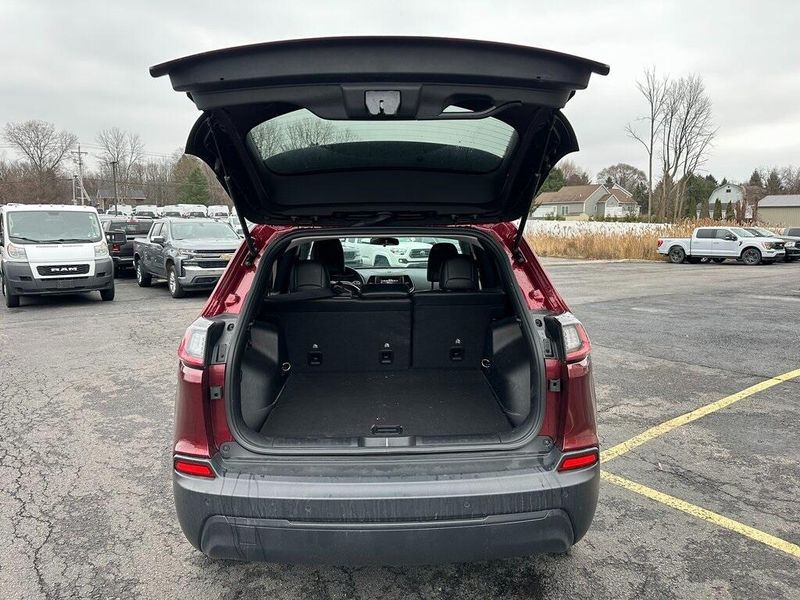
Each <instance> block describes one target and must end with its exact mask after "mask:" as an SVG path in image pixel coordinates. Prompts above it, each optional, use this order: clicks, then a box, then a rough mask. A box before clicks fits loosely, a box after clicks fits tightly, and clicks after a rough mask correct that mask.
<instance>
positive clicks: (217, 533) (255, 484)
mask: <svg viewBox="0 0 800 600" xmlns="http://www.w3.org/2000/svg"><path fill="white" fill-rule="evenodd" d="M599 480H600V470H599V466H597V465H596V466H594V467H592V468H589V469H585V470H582V471H575V472H571V473H556V472H553V471H535V472H527V473H520V472H516V473H514V474H512V475H509V474H498V475H488V476H485V477H483V476H481V477H477V478H475V477H472V478H469V479H462V480H458V481H454V480H452V479H447V478H443V479H435V480H428V481H397V480H395V481H384V482H378V481H372V480H370V481H367V480H363V481H362V482H357V481H356V482H353V481H352V480H344V479H342V480H338V481H327V482H326V481H325V480H323V479H316V480H310V481H304V482H302V483H294V484H292V483H290V482H288V481H287V480H286V478H280V479H273V480H270V479H269V478H266V477H262V476H258V477H255V476H250V475H242V474H239V475H238V476H227V477H226V476H223V477H217V478H216V479H213V480H208V479H202V478H196V477H188V476H185V475H180V474H177V473H176V474H174V479H173V489H174V494H175V506H176V509H177V513H178V519H179V521H180V524H181V527H182V529H183V532H184V534H185V535H186V537H187V539H188V540H189V541H190V542H191V543H192V544H193V545H194V546H195V547H196V548H198V549H200V550H201V551H202V552H203V553H205V554H207V555H208V556H210V557H212V558H221V559H235V560H247V561H268V562H280V563H313V564H337V565H365V564H432V563H442V562H463V561H479V560H489V559H494V558H502V557H509V556H521V555H528V554H535V553H541V552H563V551H565V550H567V549H568V548H569V547H570V546H572V545H573V544H574V543H575V542H577V541H578V540H579V539H580V538H581V537H583V535H584V534H585V533H586V531H587V530H588V528H589V525H590V523H591V521H592V518H593V516H594V511H595V507H596V505H597V497H598V491H599Z"/></svg>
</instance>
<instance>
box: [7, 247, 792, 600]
mask: <svg viewBox="0 0 800 600" xmlns="http://www.w3.org/2000/svg"><path fill="white" fill-rule="evenodd" d="M545 262H546V265H547V267H548V270H549V272H550V273H551V276H552V277H553V279H554V281H555V283H556V285H557V287H558V288H559V290H560V291H561V292H562V294H563V295H564V296H565V297H566V298H567V300H568V301H569V302H570V304H571V306H572V308H573V311H574V312H575V313H576V314H577V315H578V317H579V318H580V319H582V321H583V322H584V324H585V325H586V326H587V329H588V331H589V333H590V335H591V337H592V341H593V344H594V353H593V357H594V364H595V380H596V385H597V392H598V394H597V395H598V411H599V427H600V437H601V443H602V447H603V449H604V450H610V455H611V459H608V458H607V459H606V460H605V462H604V470H605V472H606V473H607V475H606V478H605V479H604V481H603V484H602V487H601V500H600V505H599V507H598V512H597V515H596V517H595V521H594V524H593V526H592V529H591V530H590V531H589V534H588V535H587V536H586V537H585V538H584V539H583V540H582V541H581V542H580V543H579V544H578V545H576V546H575V547H574V548H573V549H572V551H571V552H570V553H569V554H567V555H564V556H537V557H532V558H519V559H512V560H504V561H497V562H491V563H480V564H471V565H448V566H435V567H424V568H353V569H351V568H347V569H344V568H312V567H286V566H280V565H263V564H239V563H230V562H214V561H210V560H208V559H206V558H205V557H204V556H203V555H201V554H200V553H199V552H197V551H195V550H194V549H193V548H192V547H191V546H190V545H189V544H188V542H186V541H185V539H184V537H183V535H182V534H181V532H180V529H179V527H178V523H177V521H176V519H175V517H174V514H173V506H172V493H171V483H170V469H171V464H170V445H171V435H172V431H171V429H172V405H173V394H174V388H175V370H176V364H177V359H176V356H175V351H176V348H177V344H178V341H179V339H180V337H181V335H182V334H183V331H184V329H185V328H186V326H187V325H188V324H189V323H191V322H192V320H193V319H194V317H195V316H196V314H197V312H198V311H199V309H200V307H201V306H202V304H203V302H204V299H205V296H203V295H195V296H191V297H189V298H186V299H183V300H173V299H171V298H170V296H169V294H168V293H167V291H166V289H165V287H164V286H163V284H162V285H157V286H154V287H153V288H151V289H140V288H138V287H137V286H136V283H135V281H134V280H133V279H122V280H118V282H117V286H118V287H117V299H116V300H115V301H114V302H110V303H109V302H101V301H100V299H99V295H97V294H91V295H86V296H76V297H66V298H57V299H44V300H29V299H23V305H22V307H21V308H19V309H15V310H9V309H5V308H0V351H2V363H1V364H2V368H1V369H0V371H1V374H0V421H1V422H2V431H3V434H2V436H0V487H1V488H2V494H1V495H0V539H2V540H3V541H4V544H3V552H2V553H0V597H2V598H4V599H5V598H67V597H81V598H85V597H103V598H174V597H181V598H204V599H209V600H210V599H212V598H235V597H236V598H238V597H242V598H246V597H266V598H476V599H478V598H480V599H486V598H499V597H508V598H533V597H547V598H569V599H570V600H572V599H574V598H587V597H594V598H731V597H732V598H790V597H794V598H798V597H800V591H799V590H800V554H798V544H800V502H798V495H800V445H799V444H798V441H797V440H798V438H797V432H798V431H800V416H798V413H800V394H799V393H798V392H800V378H796V379H790V380H786V381H777V380H776V381H771V378H774V377H775V376H779V375H781V374H785V373H788V372H790V371H793V370H795V369H798V368H799V367H800V350H799V349H798V342H799V341H800V339H799V336H798V334H799V333H800V327H799V326H798V319H797V315H798V312H799V311H800V264H793V265H784V264H778V265H773V266H762V267H745V266H742V265H738V264H725V265H706V264H700V265H669V264H666V263H634V262H598V263H589V262H583V261H566V260H548V261H545ZM765 381H767V382H768V384H767V385H768V386H769V387H764V388H763V389H761V388H757V390H756V391H752V390H751V393H749V395H746V397H743V398H741V399H739V397H733V399H732V401H730V402H729V405H727V406H724V407H722V408H719V410H714V411H712V412H709V414H706V415H705V416H701V417H699V418H697V419H696V420H690V421H689V422H686V423H685V424H677V425H675V424H673V425H674V426H673V425H668V426H665V427H663V428H660V429H658V430H655V431H654V432H653V433H652V434H650V435H649V436H647V439H645V440H644V441H643V442H642V443H641V444H638V445H637V444H633V445H630V446H624V447H620V446H619V444H622V443H624V442H626V441H628V440H630V439H631V438H633V439H637V438H636V437H635V436H638V435H640V434H642V432H645V431H648V430H650V428H653V427H656V426H658V425H659V424H661V423H664V422H665V421H668V420H669V419H672V418H673V417H677V416H679V415H682V414H685V413H690V412H691V411H694V410H696V409H698V408H700V407H704V406H706V405H709V404H711V403H714V402H717V401H719V400H721V399H724V398H728V399H729V400H730V397H731V395H732V394H736V393H737V392H740V391H742V390H745V389H747V388H750V387H751V386H754V385H759V384H763V382H765ZM640 441H641V440H640ZM614 448H616V450H611V449H614ZM620 448H622V450H620ZM629 484H632V485H629ZM648 490H649V491H655V492H656V494H655V495H653V494H650V495H649V496H648V494H649V492H648ZM659 493H660V494H662V495H659ZM663 494H668V496H666V497H664V496H663ZM670 498H672V499H674V500H677V502H672V500H670ZM687 507H688V509H687ZM695 508H699V509H700V511H699V512H698V511H695V513H694V514H693V513H692V511H693V510H694V509H695ZM704 511H705V512H704ZM737 525H743V526H746V527H749V528H752V531H751V530H749V529H744V530H741V529H740V530H737ZM754 532H755V533H754ZM747 534H749V535H747ZM776 540H777V542H776ZM779 542H783V544H784V545H783V546H782V545H781V544H780V543H779Z"/></svg>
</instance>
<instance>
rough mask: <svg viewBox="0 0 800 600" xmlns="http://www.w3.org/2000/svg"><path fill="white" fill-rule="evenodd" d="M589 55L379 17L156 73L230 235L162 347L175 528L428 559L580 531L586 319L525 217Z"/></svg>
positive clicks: (219, 542)
mask: <svg viewBox="0 0 800 600" xmlns="http://www.w3.org/2000/svg"><path fill="white" fill-rule="evenodd" d="M592 73H599V74H602V75H605V74H607V73H608V67H607V66H605V65H603V64H600V63H596V62H592V61H589V60H585V59H582V58H577V57H573V56H568V55H564V54H559V53H555V52H550V51H544V50H537V49H533V48H526V47H521V46H512V45H506V44H498V43H488V42H475V41H465V40H452V39H430V38H396V37H395V38H369V37H366V38H334V39H317V40H300V41H290V42H278V43H269V44H259V45H255V46H246V47H241V48H232V49H228V50H220V51H216V52H209V53H205V54H200V55H197V56H191V57H188V58H182V59H179V60H175V61H172V62H168V63H165V64H162V65H158V66H155V67H153V68H152V69H151V74H152V75H153V76H156V77H158V76H161V75H169V77H170V79H171V82H172V86H173V87H174V88H175V90H178V91H181V92H186V93H187V95H188V96H189V98H190V99H191V100H192V101H193V102H194V104H195V105H196V106H197V108H198V109H200V110H201V111H202V114H201V116H200V118H199V119H198V121H197V123H196V124H195V126H194V128H193V129H192V131H191V133H190V135H189V140H188V143H187V147H186V151H187V152H188V153H190V154H193V155H195V156H197V157H199V158H200V159H202V160H204V161H205V162H206V163H207V164H208V165H209V166H210V167H211V168H212V169H213V170H214V172H215V173H216V174H217V177H218V178H219V181H220V183H221V184H222V185H223V186H224V187H225V189H226V190H227V192H228V193H229V194H230V196H231V198H232V200H233V202H234V204H235V205H236V209H237V214H238V216H239V218H240V219H242V220H243V223H242V231H243V232H244V235H245V238H246V239H245V243H243V244H242V246H241V248H240V249H239V250H238V253H237V254H236V255H235V257H234V258H233V260H232V261H231V262H230V264H229V266H228V268H227V271H226V272H225V274H224V275H223V277H222V279H221V280H220V281H219V284H218V285H217V287H216V289H215V290H214V293H213V294H212V296H211V297H210V299H209V301H208V303H207V304H206V306H205V308H204V309H203V313H202V316H201V317H200V318H199V319H198V320H197V321H196V322H195V323H194V324H192V325H191V327H190V328H189V329H188V331H187V332H186V335H185V337H184V339H183V341H182V342H181V345H180V349H179V351H178V354H179V357H180V365H179V375H178V395H177V407H176V417H175V418H176V424H175V446H174V450H173V455H174V493H175V505H176V508H177V512H178V518H179V520H180V523H181V526H182V528H183V531H184V533H185V534H186V537H187V538H188V539H189V541H190V542H191V543H192V544H193V545H194V546H196V547H197V548H199V549H200V550H202V551H203V552H204V553H205V554H207V555H209V556H211V557H215V558H226V559H228V558H234V559H242V560H266V561H274V562H314V563H336V564H364V563H383V564H396V563H430V562H441V561H469V560H482V559H488V558H494V557H501V556H512V555H522V554H529V553H535V552H563V551H566V550H567V549H568V548H569V547H570V546H571V545H572V544H574V543H576V542H577V541H578V540H579V539H580V538H581V537H582V536H583V535H584V534H585V533H586V531H587V529H588V528H589V524H590V523H591V520H592V517H593V515H594V511H595V506H596V504H597V495H598V485H599V465H598V459H599V449H598V440H597V431H596V424H595V399H594V385H593V381H592V370H591V360H590V356H589V352H590V345H589V339H588V338H587V336H586V332H585V331H584V329H583V327H582V326H581V324H580V322H578V320H577V319H576V318H575V317H574V316H573V315H571V314H570V313H569V309H568V307H567V305H566V303H565V302H564V300H563V299H562V298H561V297H560V296H559V294H558V292H556V290H555V289H554V288H553V285H552V284H551V282H550V280H549V279H548V277H547V275H546V274H545V272H544V270H543V269H542V267H541V265H540V264H539V262H538V260H537V259H536V257H535V255H534V254H533V252H532V251H531V249H530V248H529V247H528V245H527V244H526V242H525V239H524V238H523V235H522V232H523V231H524V222H525V220H526V219H527V216H528V213H529V210H530V206H531V199H532V198H533V197H534V196H535V195H536V192H537V191H538V189H539V188H540V187H541V185H542V183H543V181H544V179H545V177H546V176H547V173H548V172H549V170H550V168H551V167H552V166H553V165H554V164H555V163H556V162H557V161H558V160H559V159H561V158H562V157H563V156H564V155H566V154H568V153H570V152H573V151H575V150H577V147H578V146H577V141H576V139H575V135H574V133H573V131H572V128H571V127H570V125H569V123H568V122H567V120H566V118H565V117H564V115H563V114H562V113H561V112H560V109H561V108H562V107H563V106H564V105H565V104H566V102H567V100H569V98H571V97H572V96H573V94H574V93H575V91H576V90H579V89H583V88H585V87H586V85H587V84H588V82H589V78H590V76H591V74H592ZM244 219H247V220H248V221H251V222H253V223H257V224H258V225H257V226H255V227H254V228H253V230H252V233H251V232H250V230H249V228H248V227H247V226H245V223H244ZM517 219H521V220H522V225H521V226H520V228H519V229H518V228H517V227H515V226H514V225H513V224H512V222H513V221H515V220H517ZM389 258H392V259H393V258H397V260H396V261H394V260H389ZM401 258H403V259H404V260H405V262H403V261H401V260H400V259H401ZM392 265H395V266H392Z"/></svg>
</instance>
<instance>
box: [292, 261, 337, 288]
mask: <svg viewBox="0 0 800 600" xmlns="http://www.w3.org/2000/svg"><path fill="white" fill-rule="evenodd" d="M330 285H331V278H330V275H328V269H326V268H325V265H323V264H322V263H321V262H318V261H316V260H301V261H300V262H298V263H297V264H296V265H295V266H294V268H293V269H292V277H291V279H290V281H289V291H290V292H301V291H305V290H318V289H325V288H328V287H330Z"/></svg>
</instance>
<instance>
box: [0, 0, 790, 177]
mask: <svg viewBox="0 0 800 600" xmlns="http://www.w3.org/2000/svg"><path fill="white" fill-rule="evenodd" d="M243 4H245V3H242V2H233V1H231V0H228V1H227V2H222V1H220V0H217V1H214V2H204V1H200V0H194V1H192V2H177V1H167V0H159V1H155V0H135V1H132V2H108V1H104V2H81V1H79V0H72V1H69V2H64V1H44V0H36V1H32V0H2V2H0V125H2V124H4V123H6V122H8V121H21V120H26V119H44V120H47V121H52V122H54V123H55V124H56V125H57V126H58V127H59V128H63V129H68V130H70V131H72V132H74V133H76V134H77V135H78V136H79V138H80V140H81V142H82V143H83V144H84V145H85V146H87V149H88V150H89V151H90V154H91V153H96V150H95V149H93V148H91V145H93V144H96V142H95V138H96V135H97V132H98V131H99V130H101V129H103V128H106V127H112V126H117V127H120V128H122V129H127V130H130V131H133V132H137V133H139V134H140V135H141V137H142V139H143V140H144V142H145V144H146V149H147V151H148V152H150V153H152V154H153V155H158V154H166V153H170V152H172V151H173V150H175V149H176V148H178V147H182V145H183V143H184V141H185V139H186V134H187V133H188V131H189V128H190V126H191V124H192V123H193V122H194V120H195V119H196V118H197V112H196V109H195V108H194V105H192V104H191V103H190V101H189V100H188V99H187V98H186V97H185V96H183V95H180V94H177V93H175V92H173V91H172V88H171V87H170V85H169V81H168V80H167V79H166V78H161V79H151V78H150V76H149V74H148V72H147V68H148V67H149V66H150V65H153V64H156V63H159V62H162V61H164V60H168V59H172V58H176V57H179V56H184V55H187V54H193V53H196V52H201V51H205V50H212V49H216V48H221V47H226V46H235V45H240V44H248V43H254V42H262V41H272V40H280V39H291V38H301V37H318V36H332V35H367V34H396V35H433V36H449V37H466V38H477V39H486V40H495V41H503V42H513V43H518V44H525V45H530V46H538V47H541V48H549V49H553V50H558V51H562V52H568V53H572V54H577V55H579V56H584V57H587V58H591V59H595V60H599V61H602V62H605V63H608V64H610V65H611V74H610V75H609V76H608V77H598V76H593V78H592V81H591V83H590V85H589V88H588V89H587V90H585V91H582V92H579V93H578V94H577V95H576V97H575V98H574V99H573V100H571V101H570V103H569V104H568V105H567V108H566V110H565V112H566V114H567V116H568V117H569V119H570V120H571V121H572V123H573V125H574V127H575V130H576V132H577V135H578V139H579V141H580V145H581V151H580V152H579V153H577V154H573V155H572V156H571V157H570V158H572V159H573V160H575V161H576V162H577V163H578V164H579V165H581V166H583V167H584V168H585V169H587V170H588V171H589V172H590V173H591V174H592V175H594V174H595V173H596V172H597V171H599V170H600V169H602V168H603V167H605V166H607V165H609V164H613V163H617V162H628V163H632V164H634V165H637V166H639V167H640V168H643V169H644V168H645V166H646V162H645V160H646V156H645V155H644V153H643V151H642V149H641V147H640V146H638V145H637V144H636V142H634V141H632V140H630V139H629V138H627V137H626V135H625V131H624V129H625V125H626V123H628V122H630V121H634V120H635V119H636V117H637V116H639V115H641V114H643V113H644V111H645V105H644V103H643V100H642V99H641V97H640V96H639V95H638V92H637V91H636V89H635V80H636V78H637V77H639V76H640V75H641V72H642V70H643V69H644V68H645V67H647V66H651V65H655V66H656V67H657V69H658V71H659V72H661V73H669V74H672V75H675V76H679V75H685V74H688V73H699V74H701V75H702V76H703V77H704V79H705V83H706V86H707V88H708V92H709V95H710V96H711V99H712V101H713V104H714V120H715V123H716V125H717V126H718V127H719V133H718V135H717V139H716V141H715V144H714V148H713V150H712V153H711V157H710V160H709V162H708V164H707V167H706V168H707V170H708V171H710V172H712V173H714V175H716V176H717V177H718V178H722V177H723V176H724V177H727V178H728V179H731V180H743V179H747V178H749V175H750V173H751V172H752V170H753V168H754V167H757V166H766V165H773V164H777V165H786V164H794V165H798V164H800V32H798V24H799V23H800V3H797V2H789V1H788V0H787V1H781V2H777V1H776V2H772V1H764V0H761V1H760V2H754V1H749V2H748V1H736V2H731V1H721V0H720V1H716V0H712V1H703V0H699V1H698V0H694V1H691V2H687V1H680V2H679V1H674V2H668V1H664V2H649V1H641V0H630V1H627V0H626V1H617V0H614V1H612V2H597V1H593V0H586V1H584V0H581V1H577V0H576V1H556V0H550V1H548V2H541V1H534V0H526V1H523V2H512V1H510V0H504V1H497V0H495V1H494V2H470V1H467V0H459V1H458V2H455V1H448V0H440V1H438V2H437V1H435V0H434V1H432V0H425V1H421V2H416V1H409V0H406V1H405V2H397V1H396V0H395V1H392V2H383V1H380V0H372V1H369V2H355V1H347V0H336V1H316V2H310V1H303V0H296V1H294V2H287V1H285V0H284V1H280V2H268V1H261V2H249V3H247V4H248V6H249V7H247V8H245V7H244V6H241V5H243ZM3 154H5V156H6V157H11V156H13V153H12V151H11V150H9V149H7V148H4V147H3V146H0V156H2V155H3Z"/></svg>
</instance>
